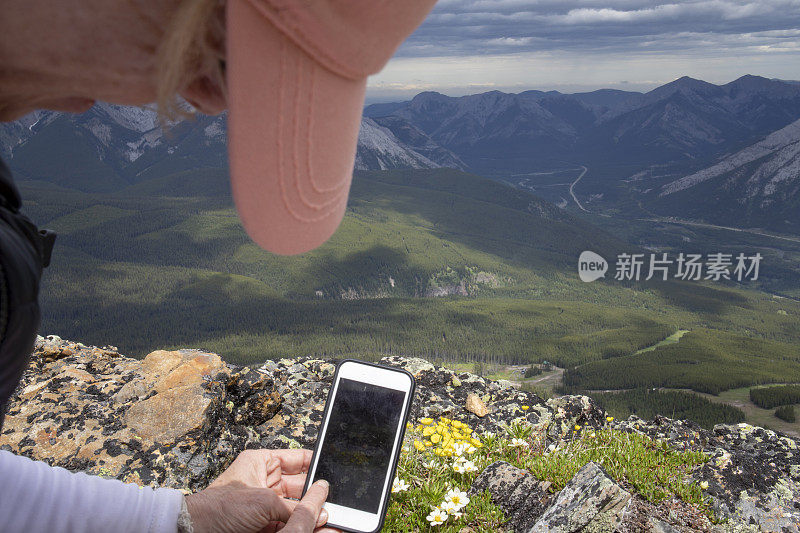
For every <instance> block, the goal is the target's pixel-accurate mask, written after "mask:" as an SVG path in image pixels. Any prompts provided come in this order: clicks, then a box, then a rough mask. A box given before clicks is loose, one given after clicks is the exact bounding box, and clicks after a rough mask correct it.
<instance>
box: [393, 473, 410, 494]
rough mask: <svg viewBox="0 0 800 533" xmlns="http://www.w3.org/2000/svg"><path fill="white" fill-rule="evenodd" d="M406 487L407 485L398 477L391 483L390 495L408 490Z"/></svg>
mask: <svg viewBox="0 0 800 533" xmlns="http://www.w3.org/2000/svg"><path fill="white" fill-rule="evenodd" d="M408 486H409V485H408V483H406V482H405V481H403V480H402V479H400V478H399V477H396V478H394V481H392V494H396V493H398V492H403V491H405V490H408Z"/></svg>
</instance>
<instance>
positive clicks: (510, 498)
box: [470, 461, 551, 533]
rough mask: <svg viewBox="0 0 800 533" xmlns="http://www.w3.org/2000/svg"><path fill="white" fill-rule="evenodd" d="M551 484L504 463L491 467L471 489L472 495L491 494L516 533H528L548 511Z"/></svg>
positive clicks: (476, 479) (493, 464)
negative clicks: (484, 492) (548, 490)
mask: <svg viewBox="0 0 800 533" xmlns="http://www.w3.org/2000/svg"><path fill="white" fill-rule="evenodd" d="M549 487H550V483H548V482H546V481H539V480H538V479H536V478H535V477H533V476H532V475H531V474H530V473H529V472H527V471H525V470H521V469H519V468H517V467H515V466H512V465H510V464H508V463H506V462H504V461H498V462H496V463H492V464H490V465H489V466H487V467H486V468H485V469H484V470H483V472H481V473H480V474H479V475H478V477H476V478H475V481H474V482H473V483H472V487H471V489H470V492H471V493H473V494H474V493H480V492H483V491H489V493H490V494H491V495H492V501H493V502H494V503H495V504H497V505H498V506H499V507H500V508H501V509H502V510H503V513H504V514H505V516H506V518H507V519H508V521H507V523H506V524H505V525H506V528H507V529H510V530H512V531H514V532H516V533H519V532H522V533H527V532H528V531H530V529H531V527H533V525H534V524H535V523H536V520H537V519H538V518H539V517H540V516H541V515H542V513H544V511H545V509H547V506H548V503H549V502H550V499H551V496H550V494H549V493H548V492H547V489H548V488H549Z"/></svg>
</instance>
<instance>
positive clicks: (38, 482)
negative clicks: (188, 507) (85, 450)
mask: <svg viewBox="0 0 800 533" xmlns="http://www.w3.org/2000/svg"><path fill="white" fill-rule="evenodd" d="M182 503H183V494H181V492H180V491H177V490H174V489H163V488H162V489H155V490H153V489H151V488H149V487H139V486H138V485H135V484H132V483H123V482H122V481H119V480H116V479H104V478H101V477H96V476H89V475H86V474H83V473H73V472H70V471H68V470H65V469H63V468H58V467H51V466H49V465H47V464H46V463H42V462H40V461H32V460H31V459H28V458H27V457H22V456H18V455H14V454H13V453H10V452H7V451H2V450H0V531H2V532H4V533H18V532H19V533H40V532H41V533H61V532H64V533H67V532H69V533H73V532H75V533H84V532H85V533H94V532H97V533H109V532H110V533H140V532H141V533H143V532H147V533H176V531H177V529H178V525H177V524H178V515H179V513H180V510H181V504H182Z"/></svg>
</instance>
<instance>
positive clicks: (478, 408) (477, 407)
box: [465, 393, 489, 418]
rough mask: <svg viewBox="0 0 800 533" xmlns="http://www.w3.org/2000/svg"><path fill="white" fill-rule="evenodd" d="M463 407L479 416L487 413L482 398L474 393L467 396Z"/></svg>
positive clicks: (487, 410)
mask: <svg viewBox="0 0 800 533" xmlns="http://www.w3.org/2000/svg"><path fill="white" fill-rule="evenodd" d="M465 408H466V409H467V411H469V412H470V413H473V414H475V415H476V416H479V417H481V418H483V417H484V416H486V415H488V414H489V409H488V408H487V407H486V404H485V403H483V400H481V399H480V397H479V396H478V395H477V394H474V393H471V394H470V395H469V396H467V403H466V405H465Z"/></svg>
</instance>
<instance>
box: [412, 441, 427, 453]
mask: <svg viewBox="0 0 800 533" xmlns="http://www.w3.org/2000/svg"><path fill="white" fill-rule="evenodd" d="M414 448H416V449H417V451H418V452H421V451H422V450H424V449H425V444H423V443H422V441H419V440H415V441H414Z"/></svg>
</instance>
